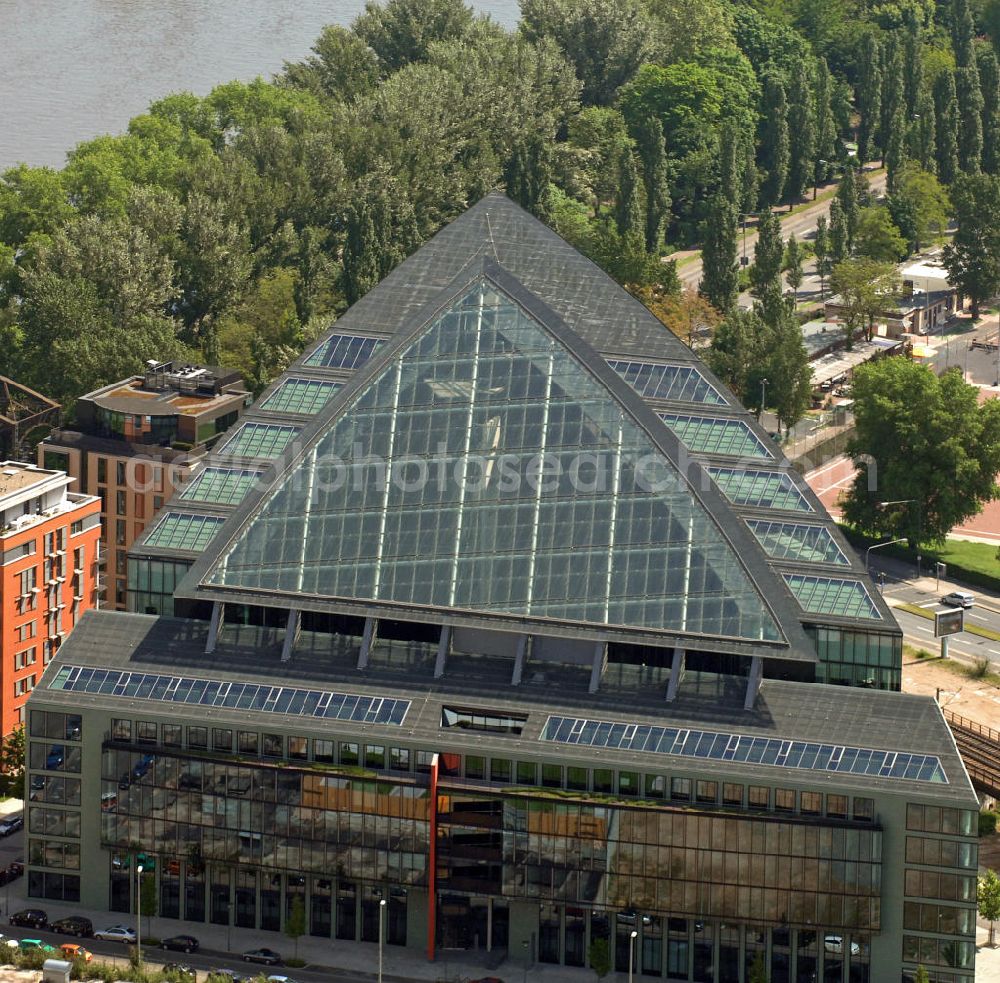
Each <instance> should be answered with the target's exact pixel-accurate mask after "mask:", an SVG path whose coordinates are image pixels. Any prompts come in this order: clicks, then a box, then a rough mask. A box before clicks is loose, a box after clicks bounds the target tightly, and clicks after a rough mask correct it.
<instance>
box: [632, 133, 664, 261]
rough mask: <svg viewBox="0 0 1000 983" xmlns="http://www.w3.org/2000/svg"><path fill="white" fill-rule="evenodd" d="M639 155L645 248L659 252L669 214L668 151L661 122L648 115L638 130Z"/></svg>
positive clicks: (652, 251) (650, 251)
mask: <svg viewBox="0 0 1000 983" xmlns="http://www.w3.org/2000/svg"><path fill="white" fill-rule="evenodd" d="M637 138H638V139H637V142H638V149H639V157H640V158H641V159H642V182H643V185H644V187H645V190H646V252H647V253H659V251H660V244H661V243H662V242H663V236H664V233H665V232H666V226H667V221H668V220H669V218H670V185H669V180H668V173H667V151H666V147H665V145H664V142H663V124H662V123H661V122H660V120H659V119H658V118H657V117H656V116H648V117H646V119H645V120H643V122H642V123H641V124H640V126H639V131H638V134H637Z"/></svg>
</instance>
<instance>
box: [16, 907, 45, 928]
mask: <svg viewBox="0 0 1000 983" xmlns="http://www.w3.org/2000/svg"><path fill="white" fill-rule="evenodd" d="M9 920H10V923H11V925H20V926H22V927H23V928H45V926H46V925H48V923H49V916H48V915H47V914H46V913H45V912H44V911H42V909H41V908H22V909H21V910H20V911H15V912H14V914H13V915H11V916H10V919H9Z"/></svg>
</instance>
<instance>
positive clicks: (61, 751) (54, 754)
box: [45, 744, 66, 771]
mask: <svg viewBox="0 0 1000 983" xmlns="http://www.w3.org/2000/svg"><path fill="white" fill-rule="evenodd" d="M65 756H66V750H65V748H64V747H63V746H62V745H61V744H53V745H52V747H51V748H50V749H49V753H48V756H47V757H46V758H45V767H46V769H47V770H48V771H58V770H59V769H60V768H62V764H63V758H64V757H65Z"/></svg>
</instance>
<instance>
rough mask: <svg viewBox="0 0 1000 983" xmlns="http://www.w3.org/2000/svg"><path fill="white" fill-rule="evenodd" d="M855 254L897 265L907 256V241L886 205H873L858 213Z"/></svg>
mask: <svg viewBox="0 0 1000 983" xmlns="http://www.w3.org/2000/svg"><path fill="white" fill-rule="evenodd" d="M854 252H855V254H856V255H857V256H859V257H864V258H867V259H873V260H875V261H876V262H882V263H896V262H899V260H901V259H902V258H903V257H904V256H906V254H907V252H908V250H907V248H906V240H905V239H903V237H902V236H901V235H900V233H899V229H897V228H896V225H895V223H894V222H893V220H892V216H891V215H890V213H889V209H888V208H886V207H885V205H872V206H871V207H870V208H862V209H861V211H860V212H859V213H858V231H857V234H856V235H855V237H854Z"/></svg>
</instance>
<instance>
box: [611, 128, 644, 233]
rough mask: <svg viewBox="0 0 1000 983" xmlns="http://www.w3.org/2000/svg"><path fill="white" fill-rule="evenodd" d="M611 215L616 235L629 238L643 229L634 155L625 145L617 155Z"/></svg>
mask: <svg viewBox="0 0 1000 983" xmlns="http://www.w3.org/2000/svg"><path fill="white" fill-rule="evenodd" d="M613 214H614V219H615V228H616V229H617V230H618V235H620V236H629V235H632V234H634V233H637V232H639V231H641V230H642V229H643V226H644V224H645V223H644V222H643V217H642V208H641V206H640V203H639V171H638V168H637V167H636V166H635V154H633V153H632V147H631V145H630V144H625V145H624V146H623V147H622V148H621V150H620V151H619V154H618V187H617V188H616V190H615V201H614V213H613ZM643 241H645V236H644V237H643Z"/></svg>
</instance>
